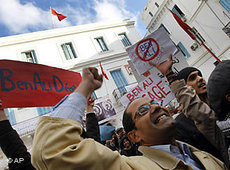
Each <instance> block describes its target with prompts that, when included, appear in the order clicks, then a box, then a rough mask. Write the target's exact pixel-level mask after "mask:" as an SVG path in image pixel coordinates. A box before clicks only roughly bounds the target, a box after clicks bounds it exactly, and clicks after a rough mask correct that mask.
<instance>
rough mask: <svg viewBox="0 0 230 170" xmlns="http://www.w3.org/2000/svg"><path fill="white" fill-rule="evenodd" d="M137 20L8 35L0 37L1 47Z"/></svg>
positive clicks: (132, 24)
mask: <svg viewBox="0 0 230 170" xmlns="http://www.w3.org/2000/svg"><path fill="white" fill-rule="evenodd" d="M134 24H135V21H130V20H129V19H123V20H116V21H110V22H104V23H93V24H86V25H80V26H73V27H65V28H56V29H53V30H46V31H39V32H33V33H27V34H20V35H14V36H8V37H3V38H0V47H4V46H9V45H16V44H21V43H28V42H33V41H38V40H45V39H51V38H57V37H62V36H68V35H72V34H80V33H85V32H91V31H98V30H103V29H108V28H115V27H121V26H134Z"/></svg>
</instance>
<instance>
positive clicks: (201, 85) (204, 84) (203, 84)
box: [198, 83, 206, 88]
mask: <svg viewBox="0 0 230 170" xmlns="http://www.w3.org/2000/svg"><path fill="white" fill-rule="evenodd" d="M204 86H206V83H201V84H200V85H199V86H198V87H199V88H202V87H204Z"/></svg>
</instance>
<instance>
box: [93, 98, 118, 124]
mask: <svg viewBox="0 0 230 170" xmlns="http://www.w3.org/2000/svg"><path fill="white" fill-rule="evenodd" d="M93 110H94V113H95V114H96V116H97V119H98V121H101V120H104V119H107V118H109V117H111V116H114V115H116V112H115V109H114V107H113V104H112V101H111V100H110V98H108V97H103V98H100V99H97V100H95V104H94V106H93Z"/></svg>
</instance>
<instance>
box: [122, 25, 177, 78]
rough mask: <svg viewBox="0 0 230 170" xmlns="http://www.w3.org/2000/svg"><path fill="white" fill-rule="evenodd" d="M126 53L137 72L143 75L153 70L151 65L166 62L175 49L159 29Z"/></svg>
mask: <svg viewBox="0 0 230 170" xmlns="http://www.w3.org/2000/svg"><path fill="white" fill-rule="evenodd" d="M126 51H127V52H128V54H129V57H130V59H131V61H132V63H133V64H134V66H135V68H136V70H137V72H138V73H139V74H143V73H145V72H146V71H148V70H150V69H151V68H153V65H151V63H152V64H160V63H162V62H164V61H166V60H168V57H169V55H170V54H174V53H175V52H176V51H177V48H176V46H175V44H174V43H173V42H172V40H171V39H170V38H169V36H168V33H167V32H166V31H165V29H164V28H162V27H161V28H159V29H158V30H156V31H155V32H153V33H152V34H150V35H149V36H147V37H146V38H144V39H142V40H141V41H139V42H137V43H136V44H135V45H133V46H131V47H129V48H128V49H127V50H126Z"/></svg>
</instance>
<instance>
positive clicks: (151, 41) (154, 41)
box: [136, 38, 160, 61]
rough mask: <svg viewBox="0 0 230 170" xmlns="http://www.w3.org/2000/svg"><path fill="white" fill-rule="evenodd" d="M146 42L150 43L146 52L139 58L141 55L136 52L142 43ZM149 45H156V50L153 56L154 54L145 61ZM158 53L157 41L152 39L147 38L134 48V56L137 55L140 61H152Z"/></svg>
mask: <svg viewBox="0 0 230 170" xmlns="http://www.w3.org/2000/svg"><path fill="white" fill-rule="evenodd" d="M146 41H149V42H150V43H148V47H147V49H146V51H145V52H144V55H143V56H141V55H140V54H139V52H138V48H139V46H140V45H141V44H142V43H144V42H146ZM151 43H154V44H156V47H157V50H156V52H155V54H154V55H153V56H152V57H150V58H148V59H146V55H147V53H148V51H149V48H150V44H151ZM159 52H160V47H159V44H158V43H157V41H156V40H154V39H153V38H147V39H144V40H141V41H140V42H139V43H138V44H137V47H136V54H137V56H138V58H140V59H141V60H142V61H149V60H152V59H154V58H155V57H156V56H157V55H158V54H159Z"/></svg>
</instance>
